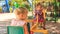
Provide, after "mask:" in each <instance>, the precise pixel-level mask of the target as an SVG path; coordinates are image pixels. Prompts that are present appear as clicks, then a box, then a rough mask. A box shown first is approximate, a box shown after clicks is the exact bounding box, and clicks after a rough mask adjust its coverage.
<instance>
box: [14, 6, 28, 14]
mask: <svg viewBox="0 0 60 34" xmlns="http://www.w3.org/2000/svg"><path fill="white" fill-rule="evenodd" d="M14 13H16V14H17V15H19V14H20V13H23V14H24V13H26V14H27V13H28V10H27V9H26V8H24V7H19V8H17V9H15V10H14Z"/></svg>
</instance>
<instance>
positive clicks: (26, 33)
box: [24, 24, 28, 34]
mask: <svg viewBox="0 0 60 34" xmlns="http://www.w3.org/2000/svg"><path fill="white" fill-rule="evenodd" d="M24 34H28V28H27V25H26V24H24Z"/></svg>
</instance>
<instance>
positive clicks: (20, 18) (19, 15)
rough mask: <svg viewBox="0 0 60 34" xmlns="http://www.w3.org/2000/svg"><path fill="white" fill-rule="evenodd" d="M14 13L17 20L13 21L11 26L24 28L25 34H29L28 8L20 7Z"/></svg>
mask: <svg viewBox="0 0 60 34" xmlns="http://www.w3.org/2000/svg"><path fill="white" fill-rule="evenodd" d="M14 13H15V15H16V19H13V20H12V23H11V26H23V27H24V34H28V29H27V24H26V23H27V22H26V19H27V14H28V10H27V9H26V8H23V7H20V8H17V9H15V10H14Z"/></svg>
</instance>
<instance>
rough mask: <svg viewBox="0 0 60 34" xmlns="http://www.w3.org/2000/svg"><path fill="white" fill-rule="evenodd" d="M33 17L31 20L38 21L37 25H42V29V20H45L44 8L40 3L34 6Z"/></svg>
mask: <svg viewBox="0 0 60 34" xmlns="http://www.w3.org/2000/svg"><path fill="white" fill-rule="evenodd" d="M33 14H34V16H35V18H34V20H33V22H34V23H35V22H38V25H39V26H40V27H43V29H45V25H44V20H45V12H44V9H43V7H42V5H41V4H40V3H38V4H37V5H36V6H35V11H34V12H33Z"/></svg>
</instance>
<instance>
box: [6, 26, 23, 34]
mask: <svg viewBox="0 0 60 34" xmlns="http://www.w3.org/2000/svg"><path fill="white" fill-rule="evenodd" d="M7 33H8V34H24V28H23V27H20V26H8V27H7Z"/></svg>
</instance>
